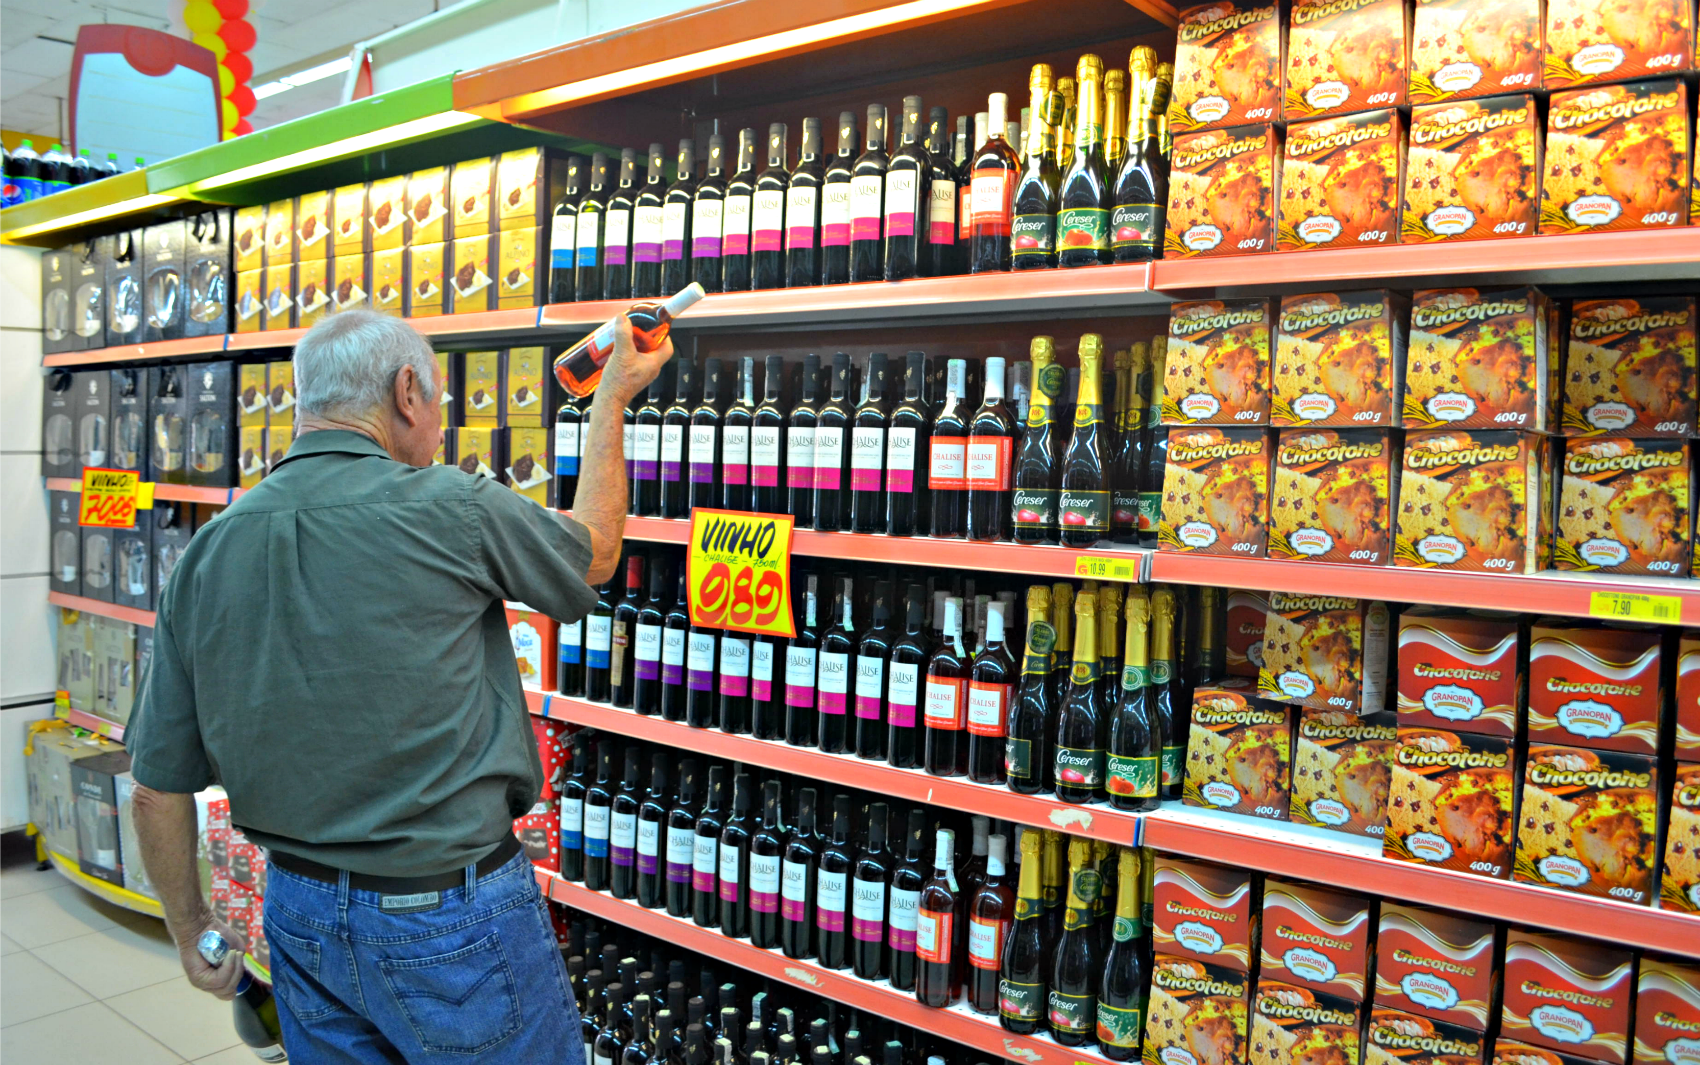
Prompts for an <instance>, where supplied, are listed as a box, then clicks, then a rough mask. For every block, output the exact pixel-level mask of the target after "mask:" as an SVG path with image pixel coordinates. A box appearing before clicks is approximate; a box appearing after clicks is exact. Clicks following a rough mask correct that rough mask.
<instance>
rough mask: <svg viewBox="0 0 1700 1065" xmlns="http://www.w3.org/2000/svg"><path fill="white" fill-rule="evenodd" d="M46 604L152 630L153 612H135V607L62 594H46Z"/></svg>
mask: <svg viewBox="0 0 1700 1065" xmlns="http://www.w3.org/2000/svg"><path fill="white" fill-rule="evenodd" d="M47 602H48V604H49V605H51V606H58V607H64V608H65V609H66V610H80V611H82V612H83V613H85V614H97V615H99V616H100V617H103V618H111V619H113V620H114V621H127V622H129V623H130V624H132V625H145V626H147V627H148V628H150V629H151V628H153V621H154V612H153V611H151V610H137V609H136V608H135V607H129V606H119V605H118V604H116V603H103V602H101V601H100V600H99V599H87V598H84V597H83V596H80V595H66V594H65V593H64V592H48V593H47Z"/></svg>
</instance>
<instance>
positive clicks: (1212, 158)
mask: <svg viewBox="0 0 1700 1065" xmlns="http://www.w3.org/2000/svg"><path fill="white" fill-rule="evenodd" d="M1169 160H1170V170H1169V208H1168V214H1167V227H1166V231H1165V233H1164V236H1163V255H1164V257H1166V258H1170V259H1184V258H1188V257H1192V256H1205V255H1247V254H1251V253H1254V252H1268V251H1274V250H1275V219H1276V215H1277V214H1278V210H1277V209H1278V207H1279V204H1280V182H1281V128H1280V127H1279V126H1269V125H1265V126H1229V127H1228V128H1226V129H1212V130H1205V131H1203V132H1201V133H1183V134H1179V135H1177V136H1176V137H1175V143H1174V148H1173V150H1172V151H1171V152H1170V155H1169Z"/></svg>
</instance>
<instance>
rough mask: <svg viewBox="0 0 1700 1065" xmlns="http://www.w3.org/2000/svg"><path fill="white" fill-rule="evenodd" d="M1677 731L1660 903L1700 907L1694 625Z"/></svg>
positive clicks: (1699, 693) (1679, 689)
mask: <svg viewBox="0 0 1700 1065" xmlns="http://www.w3.org/2000/svg"><path fill="white" fill-rule="evenodd" d="M1675 732H1676V766H1675V771H1674V772H1673V773H1672V780H1671V790H1670V803H1669V806H1668V809H1669V817H1670V824H1669V825H1668V826H1667V827H1666V829H1665V845H1664V861H1663V864H1662V867H1661V873H1660V877H1661V883H1660V889H1659V905H1660V906H1662V907H1664V908H1666V909H1674V910H1683V911H1686V912H1688V913H1700V631H1695V630H1692V629H1690V630H1688V631H1686V632H1684V633H1683V634H1682V636H1681V638H1680V639H1679V640H1678V642H1677V663H1676V728H1675ZM1692 986H1694V987H1700V982H1692ZM1697 1012H1700V1007H1697ZM1637 1056H1638V1057H1639V1054H1637Z"/></svg>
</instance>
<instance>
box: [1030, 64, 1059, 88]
mask: <svg viewBox="0 0 1700 1065" xmlns="http://www.w3.org/2000/svg"><path fill="white" fill-rule="evenodd" d="M1055 84H1056V75H1055V74H1054V73H1052V71H1051V65H1050V64H1049V63H1034V64H1033V70H1032V72H1031V73H1030V74H1028V75H1027V87H1028V88H1029V89H1040V90H1043V91H1046V92H1048V91H1050V89H1051V86H1053V85H1055Z"/></svg>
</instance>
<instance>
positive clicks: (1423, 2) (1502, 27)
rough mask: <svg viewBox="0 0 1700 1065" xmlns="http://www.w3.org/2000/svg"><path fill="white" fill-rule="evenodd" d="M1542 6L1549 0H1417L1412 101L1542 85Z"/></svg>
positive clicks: (1491, 94) (1477, 94)
mask: <svg viewBox="0 0 1700 1065" xmlns="http://www.w3.org/2000/svg"><path fill="white" fill-rule="evenodd" d="M1542 6H1543V0H1501V2H1500V3H1497V4H1482V3H1479V2H1478V0H1417V5H1416V12H1415V14H1414V17H1413V20H1412V25H1411V78H1410V98H1411V102H1412V103H1413V104H1424V103H1430V102H1432V101H1437V100H1457V99H1462V98H1464V97H1473V96H1495V95H1498V94H1500V93H1507V92H1521V91H1526V90H1529V89H1538V88H1540V86H1541V55H1542V52H1541V47H1542V36H1543V35H1542V30H1543V27H1542V25H1541V9H1542Z"/></svg>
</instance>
